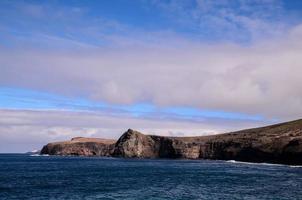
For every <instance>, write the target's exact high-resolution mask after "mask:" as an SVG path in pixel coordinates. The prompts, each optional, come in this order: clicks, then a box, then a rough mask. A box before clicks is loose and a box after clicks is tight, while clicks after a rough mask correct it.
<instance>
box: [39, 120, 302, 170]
mask: <svg viewBox="0 0 302 200" xmlns="http://www.w3.org/2000/svg"><path fill="white" fill-rule="evenodd" d="M41 154H50V155H82V156H113V157H123V158H170V159H215V160H216V159H217V160H238V161H245V162H267V163H282V164H292V165H301V164H302V120H296V121H291V122H287V123H282V124H276V125H272V126H266V127H261V128H254V129H247V130H241V131H237V132H231V133H225V134H219V135H212V136H200V137H163V136H155V135H145V134H142V133H140V132H138V131H135V130H131V129H129V130H128V131H126V132H125V133H124V134H123V135H122V136H121V137H120V138H119V139H118V141H114V140H106V139H97V138H74V139H72V140H71V141H66V142H56V143H49V144H47V145H45V146H44V147H43V148H42V150H41Z"/></svg>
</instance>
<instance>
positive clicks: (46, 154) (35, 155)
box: [29, 154, 49, 156]
mask: <svg viewBox="0 0 302 200" xmlns="http://www.w3.org/2000/svg"><path fill="white" fill-rule="evenodd" d="M29 156H49V155H48V154H31V155H29Z"/></svg>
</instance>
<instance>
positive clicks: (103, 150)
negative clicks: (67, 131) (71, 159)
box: [41, 137, 116, 156]
mask: <svg viewBox="0 0 302 200" xmlns="http://www.w3.org/2000/svg"><path fill="white" fill-rule="evenodd" d="M115 142H116V141H115V140H107V139H99V138H83V137H77V138H72V139H71V140H70V141H64V142H53V143H48V144H47V145H45V146H44V147H43V148H42V150H41V154H49V155H77V156H79V155H82V156H110V155H111V154H112V153H113V150H114V145H115Z"/></svg>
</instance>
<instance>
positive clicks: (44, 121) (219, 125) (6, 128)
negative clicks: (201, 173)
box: [0, 109, 263, 152]
mask: <svg viewBox="0 0 302 200" xmlns="http://www.w3.org/2000/svg"><path fill="white" fill-rule="evenodd" d="M0 116H1V118H0V138H1V140H0V152H26V151H28V150H32V149H40V148H41V147H42V146H43V145H44V144H46V143H48V142H50V141H61V140H69V139H70V138H72V137H76V136H84V137H101V138H113V139H117V138H118V137H119V136H120V135H121V134H122V133H123V132H124V131H126V130H127V129H128V128H133V129H137V130H139V131H142V132H144V133H147V134H157V135H167V136H176V135H177V136H195V135H204V134H214V133H219V132H222V131H228V130H236V129H238V128H239V127H240V128H242V127H253V126H255V125H262V124H263V122H259V121H252V122H251V121H244V120H242V121H236V120H234V121H232V120H222V119H220V120H219V119H212V120H210V119H207V120H205V121H203V122H198V123H197V122H189V121H187V122H185V121H175V120H163V119H158V118H157V119H144V118H135V117H131V116H108V115H103V114H100V113H91V112H74V111H73V112H72V111H54V110H53V111H29V110H8V109H0Z"/></svg>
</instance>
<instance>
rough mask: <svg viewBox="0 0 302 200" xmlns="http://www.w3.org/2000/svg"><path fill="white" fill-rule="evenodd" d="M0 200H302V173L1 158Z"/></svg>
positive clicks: (223, 165)
mask: <svg viewBox="0 0 302 200" xmlns="http://www.w3.org/2000/svg"><path fill="white" fill-rule="evenodd" d="M0 199H1V200H5V199H9V200H11V199H21V200H25V199H72V200H76V199H141V200H147V199H152V200H153V199H154V200H156V199H158V200H159V199H173V200H174V199H190V200H191V199H274V200H276V199H302V168H301V167H293V166H286V165H269V164H251V163H240V162H234V161H229V162H227V161H207V160H197V161H193V160H142V159H119V158H99V157H59V156H29V155H26V154H0Z"/></svg>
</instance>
